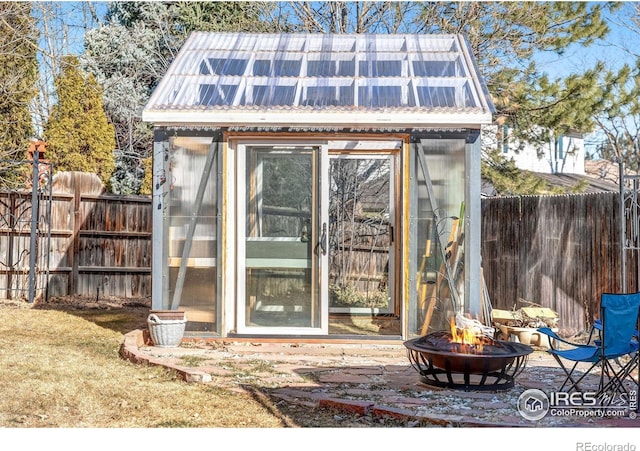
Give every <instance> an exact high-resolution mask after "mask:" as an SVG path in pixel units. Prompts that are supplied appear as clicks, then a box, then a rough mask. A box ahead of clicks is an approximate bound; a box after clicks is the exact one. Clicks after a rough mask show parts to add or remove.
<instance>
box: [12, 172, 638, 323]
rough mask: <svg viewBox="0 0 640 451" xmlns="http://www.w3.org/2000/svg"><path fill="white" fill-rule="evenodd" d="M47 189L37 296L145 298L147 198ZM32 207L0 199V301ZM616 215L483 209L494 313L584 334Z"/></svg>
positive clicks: (15, 196)
mask: <svg viewBox="0 0 640 451" xmlns="http://www.w3.org/2000/svg"><path fill="white" fill-rule="evenodd" d="M53 188H54V189H53V196H52V199H51V202H50V206H49V205H48V204H47V202H48V200H47V199H45V197H46V196H44V195H43V196H42V198H41V201H40V203H41V206H40V209H41V214H40V221H39V228H40V230H39V239H38V259H37V264H38V270H39V275H38V278H37V288H36V293H37V296H42V295H44V294H45V293H46V294H47V295H48V296H63V295H79V296H89V297H93V296H118V297H132V298H138V297H150V296H151V245H152V243H151V227H152V204H151V200H150V198H148V197H138V196H132V197H123V196H109V195H105V194H104V189H103V187H102V184H101V183H100V181H99V180H98V179H97V177H95V176H92V175H88V174H81V173H60V174H57V175H56V176H55V177H54V179H53ZM30 204H31V194H30V193H29V192H24V193H18V192H10V193H8V192H7V193H2V192H0V219H1V221H0V297H4V298H16V297H26V293H27V289H28V284H27V281H28V280H27V279H28V273H29V271H28V269H29V268H28V261H29V258H28V255H29V235H30V225H31V224H30V221H29V219H30V215H31V213H30V208H31V207H30ZM618 206H619V199H618V194H617V193H598V194H584V195H566V196H542V197H540V196H524V197H503V198H491V199H483V201H482V237H483V242H482V266H483V272H484V277H485V281H486V286H487V290H488V293H489V297H490V300H491V303H492V306H493V307H494V308H500V309H512V308H514V307H520V306H524V305H526V304H523V303H522V302H519V300H525V301H528V302H532V303H536V304H539V305H542V306H544V307H549V308H551V309H553V310H555V311H557V312H558V313H559V315H560V319H561V327H563V328H567V329H575V330H579V329H581V328H584V326H585V325H586V324H589V323H590V322H591V320H592V319H593V318H594V316H596V315H597V311H598V306H599V298H600V294H601V293H603V292H620V291H621V290H622V286H621V279H622V278H621V266H622V265H621V257H620V252H621V250H620V235H619V224H620V218H619V216H620V212H619V207H618ZM49 228H50V238H49V233H48V232H49ZM636 263H637V255H636V254H632V253H631V252H629V254H628V257H627V273H628V275H627V280H628V285H629V286H627V287H626V288H627V291H635V290H636V289H637V285H638V281H637V276H636V275H637V273H638V268H637V264H636ZM46 268H48V271H46ZM47 278H48V285H47V283H46V281H47ZM45 289H46V290H48V292H45Z"/></svg>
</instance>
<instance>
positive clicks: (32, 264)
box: [29, 144, 40, 303]
mask: <svg viewBox="0 0 640 451" xmlns="http://www.w3.org/2000/svg"><path fill="white" fill-rule="evenodd" d="M39 147H40V146H39V145H38V144H36V145H35V151H34V152H33V177H32V181H31V184H32V186H31V241H30V243H29V303H33V300H34V298H35V293H36V253H37V252H38V250H37V245H38V179H39V177H38V175H39V169H40V164H39V163H38V154H39V151H38V148H39Z"/></svg>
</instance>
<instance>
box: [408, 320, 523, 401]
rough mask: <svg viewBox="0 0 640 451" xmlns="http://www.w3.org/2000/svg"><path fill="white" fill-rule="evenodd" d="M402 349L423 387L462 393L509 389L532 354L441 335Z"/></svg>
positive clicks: (518, 345)
mask: <svg viewBox="0 0 640 451" xmlns="http://www.w3.org/2000/svg"><path fill="white" fill-rule="evenodd" d="M454 330H455V329H454ZM456 340H458V341H456ZM404 345H405V347H406V348H407V352H408V355H409V360H410V362H411V365H412V366H413V367H414V368H415V369H416V370H417V371H418V373H419V374H420V376H421V380H422V381H423V382H424V383H425V384H427V385H432V386H436V387H444V388H454V389H463V390H506V389H509V388H512V387H513V385H514V381H515V378H516V376H517V375H518V374H520V373H521V372H522V370H523V369H524V367H525V364H526V361H527V357H528V355H529V354H531V353H532V352H533V349H532V348H530V347H529V346H527V345H523V344H522V343H515V342H510V341H501V340H494V339H492V338H489V337H486V336H482V337H476V338H475V340H474V341H473V342H470V341H465V340H459V337H457V336H456V334H455V332H454V333H450V332H444V331H441V332H433V333H431V334H428V335H425V336H422V337H419V338H414V339H412V340H408V341H405V342H404Z"/></svg>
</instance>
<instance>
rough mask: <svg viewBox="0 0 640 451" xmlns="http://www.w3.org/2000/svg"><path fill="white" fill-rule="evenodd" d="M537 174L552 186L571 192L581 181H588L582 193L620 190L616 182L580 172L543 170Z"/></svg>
mask: <svg viewBox="0 0 640 451" xmlns="http://www.w3.org/2000/svg"><path fill="white" fill-rule="evenodd" d="M535 175H536V176H538V177H540V178H541V179H544V180H546V182H547V183H548V184H549V186H550V187H562V188H565V189H566V190H567V191H568V192H570V190H571V188H572V187H574V186H576V185H578V183H580V182H586V186H585V187H584V189H583V190H581V191H580V192H581V193H601V192H618V191H620V188H619V186H618V185H617V184H616V183H612V182H610V181H608V180H603V179H600V178H597V177H593V176H591V175H579V174H560V173H558V174H547V173H542V172H536V173H535Z"/></svg>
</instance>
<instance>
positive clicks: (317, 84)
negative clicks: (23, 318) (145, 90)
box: [145, 32, 493, 114]
mask: <svg viewBox="0 0 640 451" xmlns="http://www.w3.org/2000/svg"><path fill="white" fill-rule="evenodd" d="M273 107H277V108H278V110H279V111H283V110H285V111H286V110H290V111H292V112H295V111H296V110H305V111H306V110H314V111H315V110H317V111H327V112H331V111H333V110H335V109H340V111H349V112H375V111H379V110H381V109H388V108H394V109H401V110H402V109H407V110H408V111H415V112H429V111H434V110H437V111H438V114H442V112H446V111H447V110H450V112H451V113H458V112H460V111H478V112H483V113H486V112H487V111H489V112H490V111H492V109H493V106H492V104H491V101H490V99H489V98H488V95H487V91H486V86H485V85H484V81H483V80H482V78H481V77H480V76H479V74H477V69H476V67H475V63H474V60H473V55H472V54H471V52H470V48H469V46H468V43H467V41H466V40H465V39H464V38H463V37H462V36H460V35H411V34H398V35H383V34H378V35H375V34H358V35H339V34H284V33H283V34H258V33H208V32H195V33H192V35H191V36H190V37H189V39H187V41H186V42H185V44H184V46H183V48H182V49H181V51H180V53H179V54H178V56H177V57H176V59H175V60H174V62H173V63H172V65H171V66H170V68H169V69H168V71H167V73H166V74H165V76H164V77H163V79H162V80H161V82H160V83H159V85H158V87H157V88H156V90H155V91H154V93H153V95H152V96H151V99H150V100H149V103H148V104H147V106H146V108H145V111H146V110H153V111H154V112H158V111H159V112H161V111H178V110H179V111H188V110H194V111H215V110H218V109H219V110H221V111H230V109H231V111H237V112H242V111H243V110H250V111H255V110H256V108H258V109H269V108H273Z"/></svg>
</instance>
